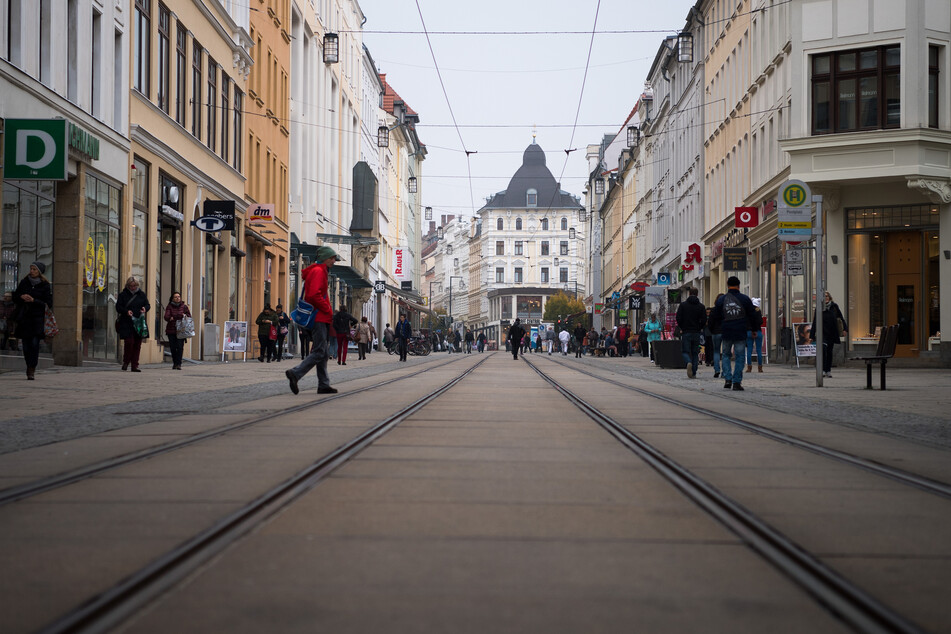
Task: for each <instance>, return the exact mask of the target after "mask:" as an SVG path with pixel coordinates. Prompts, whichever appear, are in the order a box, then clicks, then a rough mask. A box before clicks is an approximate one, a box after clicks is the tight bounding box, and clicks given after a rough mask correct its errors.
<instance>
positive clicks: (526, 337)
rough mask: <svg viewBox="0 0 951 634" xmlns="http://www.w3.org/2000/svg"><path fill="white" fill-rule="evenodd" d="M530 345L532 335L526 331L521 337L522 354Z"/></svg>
mask: <svg viewBox="0 0 951 634" xmlns="http://www.w3.org/2000/svg"><path fill="white" fill-rule="evenodd" d="M531 347H532V336H531V335H530V334H528V333H527V332H526V333H525V335H524V336H523V337H522V354H526V353H527V352H528V351H529V349H530V348H531Z"/></svg>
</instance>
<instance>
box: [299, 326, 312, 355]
mask: <svg viewBox="0 0 951 634" xmlns="http://www.w3.org/2000/svg"><path fill="white" fill-rule="evenodd" d="M297 338H298V339H299V340H300V360H301V361H303V360H304V359H306V358H307V355H309V354H310V347H311V344H312V343H313V341H311V338H310V330H309V329H307V328H300V327H298V328H297Z"/></svg>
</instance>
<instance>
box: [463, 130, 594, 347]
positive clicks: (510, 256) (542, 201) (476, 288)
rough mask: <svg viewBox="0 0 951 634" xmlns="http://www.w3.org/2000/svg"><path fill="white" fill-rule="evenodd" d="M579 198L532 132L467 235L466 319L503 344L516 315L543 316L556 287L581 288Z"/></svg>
mask: <svg viewBox="0 0 951 634" xmlns="http://www.w3.org/2000/svg"><path fill="white" fill-rule="evenodd" d="M583 211H584V207H583V205H582V204H581V200H580V199H579V198H578V197H577V196H574V195H572V194H570V193H568V192H566V191H564V190H562V189H561V184H560V183H558V182H557V181H556V180H555V177H554V176H552V173H551V171H550V170H549V169H548V166H547V165H546V160H545V152H544V150H542V148H541V146H539V145H538V144H537V143H536V142H535V140H534V139H533V140H532V143H531V145H529V146H528V147H527V148H525V152H524V154H523V155H522V166H521V167H519V168H518V170H517V171H516V172H515V174H514V175H513V176H512V178H511V180H510V181H509V184H508V187H507V188H506V189H505V190H503V191H500V192H498V193H497V194H494V195H493V196H491V197H489V198H488V199H487V201H486V204H485V205H484V206H483V207H482V208H481V209H480V210H479V212H478V217H477V221H476V225H475V227H474V229H473V235H472V238H471V241H470V255H469V262H470V266H469V281H470V284H469V288H470V289H471V290H470V296H469V307H470V310H469V320H468V321H469V325H470V327H471V328H472V331H473V332H474V333H475V334H476V335H477V336H478V333H479V332H485V333H486V337H487V339H488V341H489V342H495V344H496V345H498V346H500V347H502V348H504V346H505V336H506V334H507V332H508V328H509V326H511V324H512V322H513V321H515V318H516V317H518V318H520V319H521V321H522V323H523V324H526V330H529V327H530V328H531V330H533V331H534V330H535V329H536V328H537V327H538V325H539V324H541V322H542V315H543V314H544V312H545V304H546V303H547V301H548V298H549V297H550V296H552V295H554V294H556V293H557V292H558V291H564V292H567V293H568V294H569V295H575V296H576V297H578V298H583V297H584V296H585V289H584V279H585V277H584V276H585V266H586V264H587V263H586V261H585V254H586V253H587V250H586V248H585V242H584V240H585V236H584V235H583V225H582V224H581V222H580V214H581V213H583Z"/></svg>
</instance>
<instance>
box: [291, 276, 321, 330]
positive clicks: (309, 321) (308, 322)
mask: <svg viewBox="0 0 951 634" xmlns="http://www.w3.org/2000/svg"><path fill="white" fill-rule="evenodd" d="M316 316H317V313H316V310H315V309H314V307H313V306H311V305H310V304H308V303H307V302H305V301H304V287H303V286H302V287H301V289H300V298H298V300H297V307H296V308H295V309H294V310H292V311H291V319H293V320H294V323H295V324H297V325H298V326H300V327H301V328H307V329H310V328H313V327H314V318H315V317H316Z"/></svg>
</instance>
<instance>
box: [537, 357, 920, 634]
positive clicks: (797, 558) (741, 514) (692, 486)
mask: <svg viewBox="0 0 951 634" xmlns="http://www.w3.org/2000/svg"><path fill="white" fill-rule="evenodd" d="M525 362H526V363H527V365H528V366H529V367H531V368H532V370H534V371H535V372H536V373H537V374H538V375H539V376H540V377H541V378H542V379H543V380H545V381H546V382H547V383H548V384H549V385H551V386H552V387H553V388H554V389H555V390H557V391H558V392H559V393H560V394H561V395H562V396H564V397H565V398H566V399H567V400H568V401H569V402H571V403H572V404H573V405H574V406H575V407H577V408H578V409H579V410H581V411H582V412H584V413H585V414H586V415H587V416H588V417H589V418H591V419H592V420H593V421H595V422H596V423H597V424H598V425H599V426H601V427H602V428H603V429H604V430H605V431H607V432H608V433H609V434H611V436H613V437H614V438H615V439H616V440H618V441H619V442H620V443H621V444H623V445H624V446H625V447H627V448H628V449H630V450H631V451H632V452H633V453H635V454H636V455H637V456H638V457H639V458H641V459H642V460H644V461H645V462H646V463H647V464H648V465H650V466H651V467H652V468H653V469H654V470H655V471H656V472H658V473H659V474H660V475H661V476H662V477H663V478H665V479H666V480H667V481H668V482H670V483H671V484H672V485H673V486H675V487H676V488H677V489H678V490H680V491H681V492H682V493H683V494H684V495H686V496H687V497H688V498H689V499H690V500H692V501H693V502H694V503H695V504H697V505H698V506H699V507H700V508H702V509H703V510H704V511H705V512H707V513H708V514H710V515H711V516H712V517H713V518H715V519H716V520H717V521H719V522H720V523H721V524H722V525H724V526H725V527H726V528H727V529H728V530H730V531H731V532H733V533H734V534H735V535H737V536H738V537H739V538H740V539H741V540H742V541H743V542H744V543H746V544H747V545H748V546H749V547H750V548H751V549H753V550H754V551H755V552H756V553H758V554H759V555H760V556H761V557H763V558H764V559H765V560H766V561H767V562H768V563H770V564H771V565H772V566H774V567H775V568H776V569H777V570H779V571H780V572H781V573H783V574H784V575H785V576H786V577H787V578H789V579H791V580H792V581H793V582H794V583H796V584H797V585H798V586H799V587H801V588H802V589H803V590H804V591H805V592H807V593H808V594H809V595H810V596H812V597H813V598H814V599H815V600H816V601H817V602H819V603H820V604H821V605H823V606H824V607H826V608H827V609H828V610H829V611H830V612H832V613H833V614H835V615H837V616H838V617H839V618H840V619H841V620H843V621H844V622H845V623H847V624H848V625H849V626H850V627H851V628H853V629H854V630H856V631H859V632H869V633H871V632H875V633H878V632H881V633H885V632H901V633H909V634H910V633H920V632H922V631H923V630H922V629H921V628H920V627H918V626H917V625H916V624H915V623H913V622H911V621H910V620H908V619H907V618H905V617H904V616H902V615H901V614H899V613H898V612H896V611H894V610H893V609H891V608H890V607H889V606H887V605H886V604H885V603H883V602H881V601H880V600H878V599H877V598H875V597H873V596H872V595H870V594H869V593H867V592H866V591H864V590H863V589H862V588H860V587H858V586H857V585H855V584H854V583H852V582H851V581H849V580H848V579H847V578H845V577H844V576H842V575H840V574H839V573H838V572H836V571H835V570H833V569H831V568H829V567H828V566H826V565H825V564H824V563H823V562H822V561H820V560H819V558H818V557H816V556H815V555H814V554H812V553H810V552H809V551H808V550H806V549H805V548H803V547H802V546H800V545H799V544H797V543H796V542H794V541H793V540H792V539H790V538H789V537H787V536H786V535H785V534H783V533H782V532H781V531H779V530H778V529H777V528H775V527H773V526H771V525H770V524H769V523H767V522H766V521H764V520H763V519H761V518H760V517H759V516H757V515H756V514H755V513H754V512H752V511H751V510H749V509H747V508H746V507H744V506H743V505H741V504H740V503H738V502H737V501H735V500H734V499H732V498H731V497H729V496H728V495H726V494H724V493H723V492H721V491H720V490H718V489H717V488H716V487H715V486H714V485H713V484H711V483H710V482H709V481H707V480H705V479H703V478H701V477H700V476H698V475H696V474H695V473H693V472H692V471H690V470H689V469H687V468H685V467H684V466H682V465H681V464H679V463H678V462H676V461H675V460H673V459H671V458H670V457H668V456H667V455H665V454H664V453H663V452H662V451H660V450H659V449H658V448H657V447H656V446H654V445H652V444H650V443H648V442H646V441H644V440H643V439H642V438H640V437H639V436H638V435H637V434H635V433H634V432H632V431H630V430H629V429H627V428H626V427H625V426H624V425H622V424H621V423H619V422H617V421H616V420H614V419H613V418H612V417H610V416H609V415H607V414H605V413H604V412H602V411H601V410H600V409H598V408H597V407H595V406H594V405H592V404H590V403H588V402H587V401H585V400H584V399H582V398H581V397H579V396H578V395H577V394H575V393H574V392H572V391H571V390H569V389H568V388H566V387H564V386H563V385H562V384H561V383H560V382H559V381H558V380H556V379H554V378H552V377H551V376H549V375H548V374H546V373H545V372H544V371H542V370H541V369H539V368H538V367H537V366H536V364H535V363H534V362H532V361H529V360H528V359H525ZM559 365H562V366H564V367H570V366H565V365H564V364H560V363H559ZM586 374H589V373H586ZM591 376H593V377H594V375H591ZM594 378H597V379H599V380H604V381H607V382H611V383H615V384H617V385H619V386H621V387H629V386H626V385H624V384H623V383H620V382H614V381H611V380H609V379H604V378H603V377H594ZM632 389H634V390H635V391H638V392H642V393H644V394H645V395H650V396H657V395H654V394H651V393H650V392H648V391H646V390H643V391H642V390H639V389H637V388H632ZM659 398H661V399H662V400H665V401H668V402H672V403H675V404H677V405H681V404H680V403H678V402H676V401H673V400H672V399H667V398H666V397H659ZM689 409H693V410H694V411H697V412H700V413H704V414H707V415H710V416H714V417H716V418H721V417H722V416H723V415H721V414H718V413H716V412H707V411H704V410H703V409H702V408H693V407H690V408H689ZM725 418H728V419H729V418H731V417H725ZM737 420H739V419H737ZM784 442H785V441H784ZM849 464H852V463H851V462H849Z"/></svg>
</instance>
